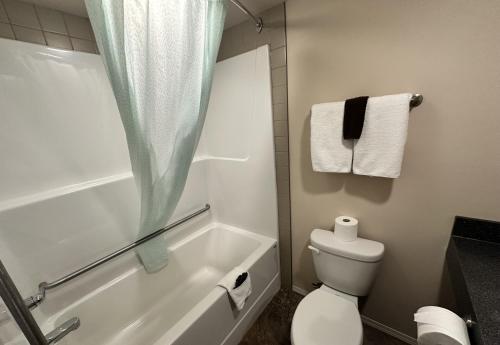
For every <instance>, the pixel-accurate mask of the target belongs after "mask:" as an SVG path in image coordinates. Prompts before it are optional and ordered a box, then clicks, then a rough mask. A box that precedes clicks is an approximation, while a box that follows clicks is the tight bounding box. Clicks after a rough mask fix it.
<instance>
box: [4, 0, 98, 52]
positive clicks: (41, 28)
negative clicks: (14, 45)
mask: <svg viewBox="0 0 500 345" xmlns="http://www.w3.org/2000/svg"><path fill="white" fill-rule="evenodd" d="M0 37H2V38H9V39H13V40H18V41H24V42H30V43H36V44H42V45H47V46H49V47H54V48H60V49H68V50H77V51H82V52H87V53H97V46H96V43H95V37H94V34H93V32H92V29H91V26H90V21H89V19H88V18H83V17H79V16H74V15H71V14H67V13H63V12H60V11H55V10H52V9H49V8H46V7H40V6H36V5H32V4H29V3H26V2H22V1H17V0H0Z"/></svg>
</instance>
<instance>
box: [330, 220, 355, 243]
mask: <svg viewBox="0 0 500 345" xmlns="http://www.w3.org/2000/svg"><path fill="white" fill-rule="evenodd" d="M333 237H334V238H335V239H336V240H338V241H345V242H352V241H355V240H356V239H357V238H358V220H357V219H356V218H353V217H348V216H340V217H337V218H335V227H334V229H333Z"/></svg>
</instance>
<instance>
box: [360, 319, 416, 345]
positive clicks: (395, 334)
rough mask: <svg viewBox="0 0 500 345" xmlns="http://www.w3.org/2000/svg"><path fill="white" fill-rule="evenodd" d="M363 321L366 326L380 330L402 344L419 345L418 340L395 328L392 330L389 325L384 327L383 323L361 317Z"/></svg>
mask: <svg viewBox="0 0 500 345" xmlns="http://www.w3.org/2000/svg"><path fill="white" fill-rule="evenodd" d="M361 320H362V321H363V323H364V324H365V325H368V326H370V327H373V328H375V329H378V330H379V331H381V332H384V333H385V334H388V335H390V336H392V337H394V338H397V339H399V340H401V341H402V342H405V343H407V344H410V345H417V339H415V338H413V337H410V336H409V335H407V334H404V333H402V332H400V331H397V330H395V329H394V328H391V327H389V326H387V325H384V324H383V323H380V322H378V321H375V320H373V319H370V318H369V317H367V316H364V315H361Z"/></svg>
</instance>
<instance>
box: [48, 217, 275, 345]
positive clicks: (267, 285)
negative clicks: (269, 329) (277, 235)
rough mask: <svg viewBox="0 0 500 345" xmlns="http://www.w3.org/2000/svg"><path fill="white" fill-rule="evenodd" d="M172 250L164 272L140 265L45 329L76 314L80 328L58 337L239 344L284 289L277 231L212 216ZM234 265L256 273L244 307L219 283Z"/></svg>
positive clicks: (94, 343)
mask: <svg viewBox="0 0 500 345" xmlns="http://www.w3.org/2000/svg"><path fill="white" fill-rule="evenodd" d="M170 250H171V252H170V257H169V264H168V266H167V267H166V268H165V269H163V270H162V271H160V272H159V273H156V274H147V273H145V271H144V269H143V268H142V267H141V266H139V265H135V266H134V267H132V268H130V269H128V270H126V271H124V272H122V273H121V274H120V275H118V276H115V277H113V278H112V279H111V280H110V281H108V282H107V283H105V284H102V285H100V286H99V287H98V288H96V289H95V290H94V291H92V292H90V293H88V294H86V295H83V296H81V298H79V299H78V300H77V301H76V302H74V303H72V304H71V305H69V306H67V307H65V308H63V309H62V310H60V311H59V312H57V313H55V314H54V315H53V316H51V317H50V318H49V319H48V320H47V322H45V323H44V325H43V327H42V328H43V330H44V331H49V330H50V329H53V328H54V327H55V326H56V325H58V324H61V323H63V322H64V321H66V320H68V319H70V318H71V317H73V316H78V317H79V318H80V320H81V326H80V328H79V329H78V330H76V331H74V332H73V333H71V334H69V335H68V336H67V337H66V338H64V339H63V340H62V341H61V342H60V343H59V344H61V345H73V344H75V345H76V344H78V345H100V344H103V345H104V344H105V345H153V344H154V345H167V344H186V345H194V344H203V345H210V344H236V343H237V342H238V341H239V340H240V339H241V336H242V334H244V332H245V331H246V329H247V328H248V326H249V325H250V324H251V322H252V321H253V320H254V319H255V318H256V317H257V316H258V313H259V312H260V310H261V309H262V308H263V306H265V304H267V302H268V301H269V300H270V298H271V297H272V296H273V295H274V294H275V293H276V292H277V290H278V289H279V273H278V272H279V266H278V265H279V264H278V252H277V245H276V241H275V240H274V239H272V238H269V237H265V236H261V235H258V234H255V233H252V232H248V231H245V230H242V229H239V228H235V227H232V226H228V225H223V224H219V223H212V224H209V225H207V226H205V227H203V228H202V229H200V230H198V231H196V232H194V233H192V234H190V235H189V236H188V237H187V238H185V239H183V240H182V241H180V242H178V243H176V244H175V245H174V246H172V247H170ZM236 265H240V266H242V267H243V268H244V269H247V270H248V271H249V272H250V276H251V279H252V290H253V291H252V294H251V296H250V297H249V299H248V300H247V302H246V304H245V308H244V309H243V310H242V311H241V312H237V310H236V309H235V308H234V306H233V305H232V303H231V302H230V300H229V298H228V295H227V293H226V290H224V289H223V288H221V287H219V286H217V282H218V281H219V280H220V279H221V278H222V277H223V276H224V275H225V274H227V273H228V272H229V271H230V270H231V269H232V268H233V267H234V266H236ZM87 285H88V284H87Z"/></svg>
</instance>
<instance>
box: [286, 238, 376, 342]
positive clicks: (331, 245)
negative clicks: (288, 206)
mask: <svg viewBox="0 0 500 345" xmlns="http://www.w3.org/2000/svg"><path fill="white" fill-rule="evenodd" d="M309 248H310V249H311V251H312V253H313V262H314V268H315V271H316V274H317V276H318V278H319V279H320V280H321V281H322V283H323V285H321V287H320V288H319V289H316V290H314V291H313V292H311V293H309V294H308V295H307V296H306V297H304V299H303V300H302V301H301V302H300V303H299V305H298V307H297V310H296V311H295V314H294V315H293V320H292V329H291V335H290V336H291V340H292V344H293V345H362V343H363V327H362V324H361V316H360V314H359V311H358V297H357V296H365V295H366V294H368V291H369V289H370V286H371V284H372V282H373V280H374V278H375V275H376V271H377V268H378V266H379V263H380V260H381V259H382V256H383V253H384V245H383V244H382V243H380V242H376V241H371V240H366V239H363V238H357V239H356V240H355V241H350V242H343V241H339V240H338V239H336V238H335V237H334V236H333V233H332V232H331V231H326V230H320V229H315V230H314V231H313V232H312V233H311V245H310V246H309Z"/></svg>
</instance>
